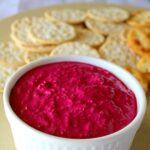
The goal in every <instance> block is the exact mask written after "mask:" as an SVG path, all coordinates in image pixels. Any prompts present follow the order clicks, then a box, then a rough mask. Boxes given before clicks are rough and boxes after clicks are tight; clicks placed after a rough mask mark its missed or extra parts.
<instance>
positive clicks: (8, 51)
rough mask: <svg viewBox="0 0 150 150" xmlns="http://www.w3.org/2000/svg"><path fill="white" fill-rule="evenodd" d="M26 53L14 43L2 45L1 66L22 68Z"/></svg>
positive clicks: (0, 49)
mask: <svg viewBox="0 0 150 150" xmlns="http://www.w3.org/2000/svg"><path fill="white" fill-rule="evenodd" d="M23 55H24V51H23V50H21V49H17V48H16V47H15V45H14V44H13V43H12V42H7V43H1V44H0V64H3V65H5V66H15V67H16V66H21V65H24V61H23Z"/></svg>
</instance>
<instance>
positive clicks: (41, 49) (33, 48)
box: [17, 44, 56, 53]
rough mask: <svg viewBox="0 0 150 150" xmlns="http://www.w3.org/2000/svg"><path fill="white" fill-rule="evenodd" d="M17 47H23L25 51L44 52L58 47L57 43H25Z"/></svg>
mask: <svg viewBox="0 0 150 150" xmlns="http://www.w3.org/2000/svg"><path fill="white" fill-rule="evenodd" d="M17 47H18V48H20V49H23V50H24V51H29V52H35V53H43V52H50V51H51V50H52V49H54V48H55V47H56V45H55V46H53V45H40V46H24V45H21V44H18V45H17Z"/></svg>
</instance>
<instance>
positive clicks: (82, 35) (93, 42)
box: [74, 28, 105, 46]
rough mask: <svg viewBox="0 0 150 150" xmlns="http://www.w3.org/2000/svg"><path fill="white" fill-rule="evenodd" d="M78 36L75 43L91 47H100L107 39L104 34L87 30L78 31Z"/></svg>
mask: <svg viewBox="0 0 150 150" xmlns="http://www.w3.org/2000/svg"><path fill="white" fill-rule="evenodd" d="M76 32H77V36H76V38H75V39H74V41H77V42H80V43H84V44H87V45H89V46H99V45H101V44H102V43H103V42H104V40H105V37H104V36H103V35H102V34H98V33H94V32H92V31H90V30H87V29H81V28H78V29H76Z"/></svg>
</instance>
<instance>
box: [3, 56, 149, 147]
mask: <svg viewBox="0 0 150 150" xmlns="http://www.w3.org/2000/svg"><path fill="white" fill-rule="evenodd" d="M62 61H75V62H84V63H88V64H92V65H95V66H99V67H102V68H104V69H106V70H108V71H110V72H111V73H113V74H114V75H115V76H117V77H118V78H119V79H120V80H122V81H123V82H124V83H125V84H126V86H127V87H128V88H130V89H131V90H132V91H133V92H134V94H135V96H136V99H137V106H138V112H137V116H136V117H135V119H134V120H133V121H132V122H131V123H130V124H129V125H128V126H126V127H125V128H123V129H121V130H119V131H118V132H115V133H113V134H110V135H107V136H103V137H99V138H90V139H69V138H61V137H56V136H53V135H48V134H45V133H43V132H40V131H38V130H36V129H34V128H32V127H30V126H29V125H27V124H26V123H24V122H23V121H22V120H21V119H19V117H18V116H17V115H16V114H15V113H14V112H13V110H12V108H11V106H10V104H9V95H10V92H11V89H12V87H13V86H14V84H15V83H16V81H17V80H18V79H19V78H20V77H21V76H22V75H23V74H24V73H25V72H27V71H29V70H31V69H32V68H35V67H37V66H39V65H43V64H47V63H53V62H62ZM3 100H4V108H5V113H6V116H7V118H8V121H9V124H10V127H11V130H12V133H13V137H14V142H15V145H16V148H17V150H129V149H130V147H131V144H132V141H133V138H134V136H135V134H136V132H137V130H138V129H139V127H140V125H141V122H142V119H143V117H144V113H145V110H146V97H145V94H144V91H143V89H142V88H141V86H140V85H139V83H138V82H137V80H136V79H135V78H134V77H133V76H132V75H130V74H129V73H128V72H126V71H125V70H124V69H121V68H120V67H118V66H116V65H114V64H112V63H109V62H106V61H104V60H100V59H95V58H91V57H83V56H58V57H49V58H44V59H40V60H37V61H34V62H32V63H30V64H28V65H26V66H24V67H22V68H21V69H20V70H18V71H17V72H15V73H14V74H13V75H12V76H11V77H10V78H9V80H8V81H7V83H6V86H5V89H4V94H3Z"/></svg>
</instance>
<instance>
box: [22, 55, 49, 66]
mask: <svg viewBox="0 0 150 150" xmlns="http://www.w3.org/2000/svg"><path fill="white" fill-rule="evenodd" d="M49 55H50V52H43V53H34V52H26V53H25V54H24V61H25V62H26V63H27V64H28V63H30V62H31V61H34V60H37V59H40V58H43V57H46V56H49Z"/></svg>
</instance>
